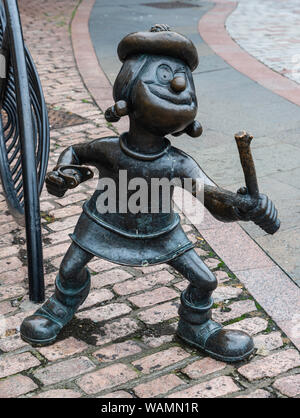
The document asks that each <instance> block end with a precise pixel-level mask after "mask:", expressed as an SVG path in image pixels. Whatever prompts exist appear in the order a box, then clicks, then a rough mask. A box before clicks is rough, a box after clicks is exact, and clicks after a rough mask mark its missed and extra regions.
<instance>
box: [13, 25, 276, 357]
mask: <svg viewBox="0 0 300 418" xmlns="http://www.w3.org/2000/svg"><path fill="white" fill-rule="evenodd" d="M118 55H119V58H120V60H121V61H122V63H123V66H122V68H121V70H120V73H119V74H118V76H117V78H116V81H115V83H114V90H113V96H114V100H115V104H114V106H112V107H110V108H109V109H108V110H107V111H106V113H105V116H106V119H107V120H108V121H110V122H116V121H118V120H119V119H120V118H121V117H123V116H125V115H128V116H129V121H130V128H129V131H128V132H125V133H123V134H121V135H120V137H116V136H111V137H108V138H102V139H98V140H95V141H93V142H90V143H84V144H78V145H74V146H72V147H69V148H67V149H66V150H65V151H64V152H63V153H62V154H61V156H60V157H59V159H58V163H57V166H56V167H55V169H54V170H53V171H52V172H51V173H49V174H48V176H47V180H46V184H47V188H48V191H49V193H51V194H54V195H55V196H63V195H64V193H65V192H66V191H67V190H68V189H72V188H74V187H76V186H77V185H78V184H80V183H81V182H83V181H86V180H88V179H89V178H91V177H92V172H91V170H90V168H88V167H85V165H87V166H94V167H95V168H96V169H97V170H98V171H99V173H100V179H103V178H105V179H109V181H110V183H112V184H113V185H114V187H115V192H116V193H115V194H116V196H119V195H120V193H121V192H122V191H123V190H124V189H126V190H127V191H128V190H129V191H128V202H125V203H130V201H132V200H133V198H134V194H135V193H136V191H135V190H133V189H132V188H130V187H128V185H129V184H131V185H132V184H134V183H137V179H139V181H140V180H141V179H142V181H143V184H145V185H146V186H149V187H148V191H149V195H148V194H147V196H148V197H149V202H151V201H152V200H153V199H152V197H153V196H151V190H152V189H151V181H152V179H154V178H155V179H159V180H160V179H165V178H166V179H168V180H169V181H171V180H172V179H174V178H176V179H180V180H181V181H182V187H184V184H185V183H184V179H192V180H193V181H194V182H195V183H194V184H195V190H192V192H193V193H194V192H195V194H197V193H196V192H197V190H196V187H197V186H196V184H197V182H196V179H199V178H205V175H204V173H203V171H202V170H201V168H200V167H199V165H198V164H197V163H196V162H195V160H193V158H191V157H190V156H189V155H187V154H186V153H184V152H183V151H181V150H180V149H178V148H175V147H173V146H171V144H170V141H169V140H168V139H167V138H166V135H169V134H171V135H175V136H179V135H182V134H184V133H186V134H187V135H189V136H191V137H197V136H200V135H201V133H202V128H201V125H200V124H199V123H198V122H196V121H195V117H196V114H197V99H196V94H195V87H194V82H193V77H192V71H194V70H195V68H196V67H197V65H198V55H197V51H196V48H195V47H194V45H193V43H192V42H191V41H190V40H189V39H187V38H186V37H184V36H182V35H180V34H178V33H176V32H172V31H170V29H169V28H168V26H167V25H155V26H154V27H153V28H151V31H149V32H138V33H131V34H129V35H128V36H126V37H125V38H124V39H123V40H122V41H121V42H120V44H119V46H118ZM183 138H184V137H183ZM250 138H251V137H250V136H249V135H247V134H246V133H241V134H238V135H236V140H237V144H238V147H239V151H240V158H241V162H242V167H243V169H244V173H245V179H246V188H243V189H240V190H239V191H238V192H237V193H232V192H229V191H226V190H222V189H221V188H218V187H214V186H211V185H209V184H205V187H204V194H205V199H204V204H205V206H206V208H207V209H208V210H209V211H210V212H211V213H212V215H213V216H215V217H216V218H217V219H219V220H221V221H224V222H234V221H238V220H247V221H248V220H251V221H253V222H255V223H257V224H258V225H259V226H260V227H262V228H263V229H264V230H265V231H267V232H270V233H273V232H275V230H276V229H278V227H279V221H278V220H277V211H276V209H275V207H274V205H273V203H272V202H271V201H270V200H269V199H268V198H267V197H266V196H264V195H261V194H259V191H258V187H257V182H256V177H255V169H254V165H253V161H252V157H251V153H250V148H249V145H250ZM120 173H122V175H120ZM125 174H126V175H125ZM105 193H106V190H105V189H103V188H101V187H98V189H97V190H96V191H95V192H94V194H93V196H92V197H91V198H90V199H89V200H88V201H87V202H86V203H85V204H84V206H83V213H82V215H81V216H80V218H79V220H78V223H77V225H76V227H75V231H74V233H73V234H72V235H71V239H72V244H71V246H70V248H69V250H68V252H67V253H66V255H65V257H64V259H63V261H62V264H61V266H60V270H59V274H58V276H57V278H56V288H55V293H54V294H53V295H52V296H51V297H50V299H49V300H48V301H47V302H46V303H45V304H44V305H43V306H42V307H41V308H39V309H38V310H37V311H36V312H35V313H34V314H33V315H32V316H30V317H28V318H26V319H25V320H24V322H23V324H22V326H21V335H22V337H23V338H24V339H25V340H26V341H28V342H29V343H31V344H39V345H46V344H50V343H52V342H54V341H55V339H56V338H57V336H58V334H59V332H60V331H61V329H62V328H63V327H64V326H66V325H67V323H68V322H69V321H70V320H71V319H72V317H73V316H74V314H75V312H76V310H77V309H78V307H79V306H80V305H81V304H82V303H83V302H84V300H85V298H86V297H87V295H88V293H89V289H90V274H89V272H88V269H87V268H86V265H87V263H88V262H89V261H90V260H91V259H92V258H93V257H99V258H103V259H106V260H109V261H111V262H114V263H117V264H121V265H127V266H145V265H153V264H159V263H167V264H169V265H170V266H172V267H173V268H174V269H175V270H176V271H178V272H179V273H181V274H182V275H183V276H184V277H186V279H187V280H188V281H189V286H188V287H187V289H186V290H184V291H183V292H182V295H181V305H180V308H179V317H180V318H179V322H178V329H177V334H178V336H179V337H180V338H181V339H182V340H183V341H185V342H186V343H188V344H190V345H192V346H194V347H196V348H198V349H200V350H202V351H204V352H206V353H208V354H209V355H211V356H212V357H215V358H217V359H219V360H223V361H228V362H232V361H240V360H242V359H244V358H247V357H248V356H249V355H250V354H251V353H252V352H253V350H254V345H253V341H252V338H251V337H250V336H248V335H247V334H246V333H244V332H241V331H234V330H228V329H223V328H222V326H221V325H220V324H218V323H217V322H215V321H212V319H211V312H212V306H213V299H212V293H213V291H214V290H215V288H216V287H217V280H216V278H215V276H214V274H213V273H212V272H211V271H210V270H209V269H208V267H207V266H206V265H205V264H204V263H203V261H202V260H201V258H200V257H199V256H198V255H197V253H196V252H195V250H194V245H193V244H192V243H191V242H190V241H189V239H188V238H187V236H186V234H185V233H184V231H183V229H182V228H181V225H180V217H179V215H178V214H177V213H175V212H174V210H173V206H172V205H170V210H169V212H168V213H166V212H165V211H163V210H162V205H161V202H162V198H163V196H162V193H160V194H159V195H158V197H157V202H156V203H157V205H156V206H157V209H158V210H156V211H151V210H144V211H143V210H141V211H134V212H132V211H130V210H128V207H124V204H123V203H122V202H121V200H120V199H118V198H117V200H116V202H115V203H116V205H113V206H114V209H115V210H112V211H103V210H102V209H103V207H102V206H101V204H100V203H99V202H103V201H104V199H103V196H104V195H105ZM172 193H173V189H172V191H171V193H170V197H169V199H170V200H171V199H172ZM125 206H126V205H125ZM146 209H149V207H147V208H146Z"/></svg>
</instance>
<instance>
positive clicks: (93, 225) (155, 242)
mask: <svg viewBox="0 0 300 418" xmlns="http://www.w3.org/2000/svg"><path fill="white" fill-rule="evenodd" d="M70 237H71V239H72V240H73V241H74V242H75V243H76V244H77V245H78V246H79V247H81V248H82V249H83V250H85V251H87V252H89V253H91V254H93V255H94V256H96V257H100V258H104V259H106V260H109V261H111V262H113V263H116V264H122V265H126V266H139V267H142V266H148V265H153V264H160V263H165V262H167V261H169V260H172V259H173V258H176V257H178V256H179V255H181V254H183V253H185V252H186V251H188V250H190V249H191V248H193V247H194V244H192V243H191V242H190V241H189V239H188V238H187V236H186V234H185V233H184V231H183V229H182V227H181V225H180V223H178V224H177V225H175V227H174V229H172V230H171V231H167V232H166V233H162V234H161V235H159V236H153V237H147V238H141V237H135V236H131V237H129V236H124V235H121V234H119V233H118V232H115V231H113V230H111V229H108V228H107V227H105V226H103V225H101V224H99V222H95V220H94V219H92V218H91V217H90V216H88V215H87V214H86V213H85V212H83V213H82V215H81V216H80V218H79V220H78V223H77V225H76V227H75V230H74V233H73V234H71V235H70Z"/></svg>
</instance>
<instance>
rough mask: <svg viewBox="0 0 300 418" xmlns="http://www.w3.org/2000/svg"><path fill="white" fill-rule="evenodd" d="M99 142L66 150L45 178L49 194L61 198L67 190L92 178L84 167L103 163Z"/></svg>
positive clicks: (102, 153)
mask: <svg viewBox="0 0 300 418" xmlns="http://www.w3.org/2000/svg"><path fill="white" fill-rule="evenodd" d="M102 148H103V147H102V146H101V140H95V141H92V142H89V143H86V144H78V145H73V146H70V147H68V148H66V149H65V150H64V151H63V152H62V153H61V155H60V156H59V158H58V161H57V164H56V166H55V167H54V169H53V170H52V171H50V172H49V173H48V174H47V176H46V187H47V190H48V192H49V193H50V194H53V195H54V196H58V197H61V196H63V195H64V194H65V192H66V191H67V190H68V189H73V188H75V187H77V186H78V185H79V184H80V183H82V182H84V181H86V180H88V179H90V178H92V177H93V172H92V171H91V170H90V169H89V168H88V167H85V166H84V165H88V166H95V165H99V164H101V162H102V160H103V161H104V152H103V150H102Z"/></svg>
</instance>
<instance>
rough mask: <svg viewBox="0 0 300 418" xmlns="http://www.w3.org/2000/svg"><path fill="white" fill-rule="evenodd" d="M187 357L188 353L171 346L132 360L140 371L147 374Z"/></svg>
mask: <svg viewBox="0 0 300 418" xmlns="http://www.w3.org/2000/svg"><path fill="white" fill-rule="evenodd" d="M187 357H189V354H188V353H187V352H186V351H184V350H183V349H182V348H179V347H171V348H169V349H168V350H163V351H160V352H158V353H155V354H151V355H150V356H147V357H143V358H141V359H139V360H136V361H134V362H132V364H133V365H134V366H135V367H136V368H137V369H138V370H139V371H141V372H142V373H144V374H149V373H153V372H156V371H158V370H161V369H164V368H165V367H167V366H170V365H173V364H175V363H178V362H179V361H182V360H184V359H186V358H187Z"/></svg>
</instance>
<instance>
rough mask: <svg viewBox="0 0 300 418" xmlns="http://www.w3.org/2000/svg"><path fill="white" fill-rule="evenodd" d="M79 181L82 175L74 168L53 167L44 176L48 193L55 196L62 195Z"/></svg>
mask: <svg viewBox="0 0 300 418" xmlns="http://www.w3.org/2000/svg"><path fill="white" fill-rule="evenodd" d="M62 169H63V171H62ZM81 182H82V175H81V173H80V171H79V170H77V169H74V168H67V167H66V168H63V167H55V169H54V170H53V171H50V172H49V173H48V174H47V176H46V187H47V190H48V193H50V194H52V195H54V196H57V197H62V196H63V195H64V194H65V193H66V191H67V190H68V189H73V188H74V187H76V186H78V185H79V184H80V183H81Z"/></svg>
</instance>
